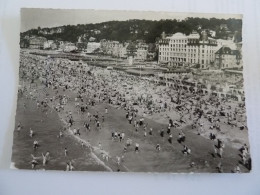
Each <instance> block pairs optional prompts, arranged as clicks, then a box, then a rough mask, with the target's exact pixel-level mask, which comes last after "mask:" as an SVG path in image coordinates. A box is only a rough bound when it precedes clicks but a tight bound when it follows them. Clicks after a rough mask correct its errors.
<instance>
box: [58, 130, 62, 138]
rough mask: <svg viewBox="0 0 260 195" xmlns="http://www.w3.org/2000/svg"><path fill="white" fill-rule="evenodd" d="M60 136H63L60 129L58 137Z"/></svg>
mask: <svg viewBox="0 0 260 195" xmlns="http://www.w3.org/2000/svg"><path fill="white" fill-rule="evenodd" d="M62 136H63V133H62V131H61V130H60V132H59V135H58V138H61V137H62Z"/></svg>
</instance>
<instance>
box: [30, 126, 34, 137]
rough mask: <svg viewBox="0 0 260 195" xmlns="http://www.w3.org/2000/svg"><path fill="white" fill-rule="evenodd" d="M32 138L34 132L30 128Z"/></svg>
mask: <svg viewBox="0 0 260 195" xmlns="http://www.w3.org/2000/svg"><path fill="white" fill-rule="evenodd" d="M30 137H33V130H32V128H30Z"/></svg>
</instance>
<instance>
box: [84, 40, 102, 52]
mask: <svg viewBox="0 0 260 195" xmlns="http://www.w3.org/2000/svg"><path fill="white" fill-rule="evenodd" d="M97 49H100V43H97V42H88V44H87V53H94V52H95V51H96V50H97Z"/></svg>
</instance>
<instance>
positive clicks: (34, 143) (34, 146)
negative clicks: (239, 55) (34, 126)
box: [33, 140, 39, 150]
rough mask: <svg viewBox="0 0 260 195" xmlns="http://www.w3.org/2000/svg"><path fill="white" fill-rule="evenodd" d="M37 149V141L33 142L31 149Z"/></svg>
mask: <svg viewBox="0 0 260 195" xmlns="http://www.w3.org/2000/svg"><path fill="white" fill-rule="evenodd" d="M38 147H39V142H38V141H37V140H34V141H33V149H34V150H36V149H37V148H38Z"/></svg>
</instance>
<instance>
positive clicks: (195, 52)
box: [158, 32, 218, 68]
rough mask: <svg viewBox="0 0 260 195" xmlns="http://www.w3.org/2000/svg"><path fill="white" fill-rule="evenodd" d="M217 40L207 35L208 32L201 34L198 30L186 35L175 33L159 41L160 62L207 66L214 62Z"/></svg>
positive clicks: (163, 36)
mask: <svg viewBox="0 0 260 195" xmlns="http://www.w3.org/2000/svg"><path fill="white" fill-rule="evenodd" d="M217 49H218V47H217V41H216V40H215V39H212V38H209V37H207V34H206V32H202V34H201V38H200V35H199V34H198V33H196V32H193V33H192V34H190V35H188V36H186V35H185V34H182V33H175V34H173V35H172V36H168V37H165V34H164V33H163V34H162V39H161V40H160V41H159V59H158V61H159V63H168V64H169V65H177V66H186V65H187V66H190V65H195V64H199V65H200V68H207V67H208V66H209V65H211V64H213V63H214V60H215V52H216V51H217Z"/></svg>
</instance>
